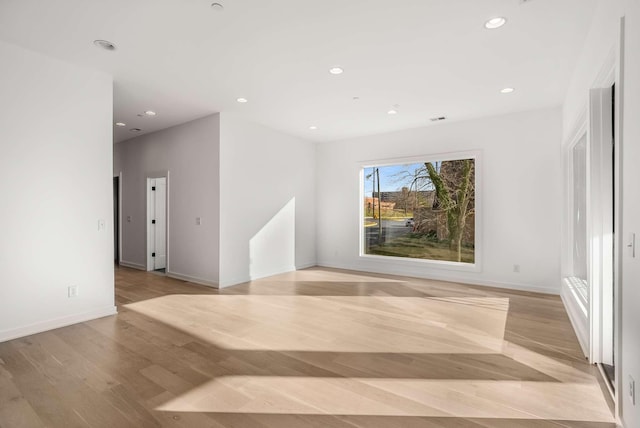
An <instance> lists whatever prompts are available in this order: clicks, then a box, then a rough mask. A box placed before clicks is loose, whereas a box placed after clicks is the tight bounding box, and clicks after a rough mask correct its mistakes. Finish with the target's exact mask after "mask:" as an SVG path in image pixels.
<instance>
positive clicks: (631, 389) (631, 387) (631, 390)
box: [629, 376, 636, 406]
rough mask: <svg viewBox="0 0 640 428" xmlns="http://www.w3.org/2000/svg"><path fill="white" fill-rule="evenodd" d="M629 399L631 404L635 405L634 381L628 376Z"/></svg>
mask: <svg viewBox="0 0 640 428" xmlns="http://www.w3.org/2000/svg"><path fill="white" fill-rule="evenodd" d="M629 400H631V404H633V405H634V406H635V405H636V381H635V380H633V378H632V377H631V376H629Z"/></svg>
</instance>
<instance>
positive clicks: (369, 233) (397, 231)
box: [365, 219, 412, 245]
mask: <svg viewBox="0 0 640 428" xmlns="http://www.w3.org/2000/svg"><path fill="white" fill-rule="evenodd" d="M368 221H373V222H376V226H371V227H367V228H365V231H366V242H367V243H368V245H375V244H377V243H378V230H379V228H378V226H377V223H378V220H373V219H368ZM406 223H407V220H405V219H402V220H384V219H383V220H382V237H383V239H384V242H388V241H390V240H392V239H395V238H398V237H400V236H404V235H406V234H408V233H411V229H412V228H411V227H410V226H409V227H408V226H406Z"/></svg>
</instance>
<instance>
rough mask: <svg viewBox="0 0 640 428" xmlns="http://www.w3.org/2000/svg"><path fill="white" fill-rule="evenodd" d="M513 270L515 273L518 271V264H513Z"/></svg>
mask: <svg viewBox="0 0 640 428" xmlns="http://www.w3.org/2000/svg"><path fill="white" fill-rule="evenodd" d="M513 271H514V272H515V273H520V265H513Z"/></svg>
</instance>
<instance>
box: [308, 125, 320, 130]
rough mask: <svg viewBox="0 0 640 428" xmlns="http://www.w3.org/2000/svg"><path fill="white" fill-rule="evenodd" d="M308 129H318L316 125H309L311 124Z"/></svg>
mask: <svg viewBox="0 0 640 428" xmlns="http://www.w3.org/2000/svg"><path fill="white" fill-rule="evenodd" d="M309 129H310V130H312V131H315V130H316V129H318V127H317V126H315V125H311V126H310V127H309Z"/></svg>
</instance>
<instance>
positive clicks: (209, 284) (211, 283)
mask: <svg viewBox="0 0 640 428" xmlns="http://www.w3.org/2000/svg"><path fill="white" fill-rule="evenodd" d="M167 276H168V277H169V278H175V279H180V280H182V281H187V282H193V283H194V284H200V285H206V286H207V287H213V288H220V285H219V284H218V283H217V282H215V281H210V280H208V279H203V278H198V277H195V276H190V275H185V274H182V273H177V272H169V271H167Z"/></svg>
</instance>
